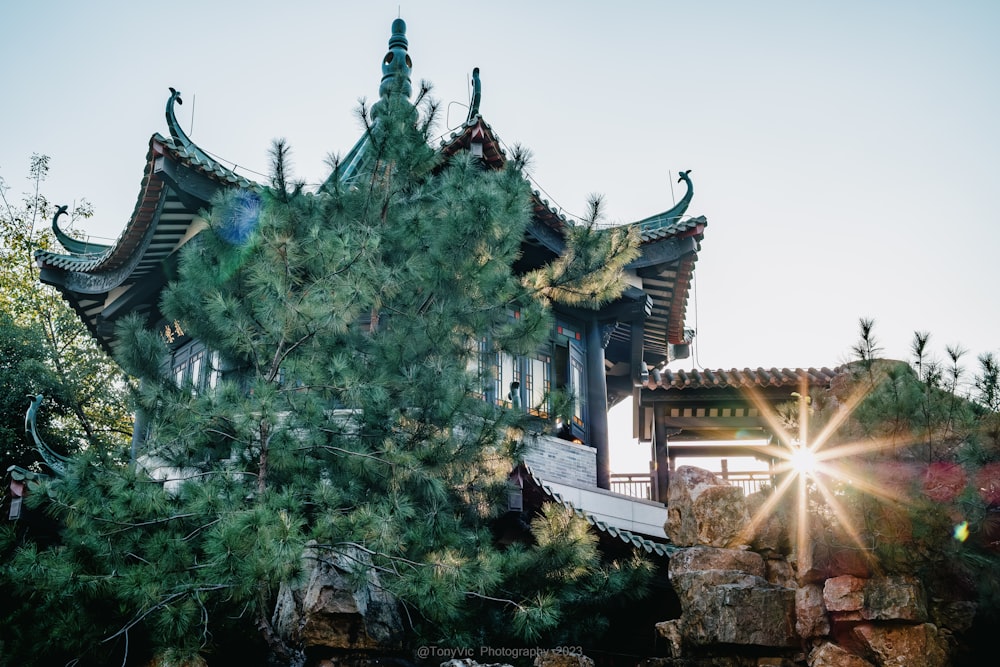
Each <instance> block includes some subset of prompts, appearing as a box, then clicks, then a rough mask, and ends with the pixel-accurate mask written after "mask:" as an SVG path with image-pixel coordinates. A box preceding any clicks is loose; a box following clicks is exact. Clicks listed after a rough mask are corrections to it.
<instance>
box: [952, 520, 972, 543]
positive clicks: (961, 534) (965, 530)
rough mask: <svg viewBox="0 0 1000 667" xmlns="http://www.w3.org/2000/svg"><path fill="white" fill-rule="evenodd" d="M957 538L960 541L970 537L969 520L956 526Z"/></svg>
mask: <svg viewBox="0 0 1000 667" xmlns="http://www.w3.org/2000/svg"><path fill="white" fill-rule="evenodd" d="M954 536H955V539H956V540H958V541H959V542H964V541H966V540H967V539H969V522H968V521H963V522H962V523H960V524H958V525H957V526H955V534H954Z"/></svg>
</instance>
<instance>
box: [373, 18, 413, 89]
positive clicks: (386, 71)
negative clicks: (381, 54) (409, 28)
mask: <svg viewBox="0 0 1000 667" xmlns="http://www.w3.org/2000/svg"><path fill="white" fill-rule="evenodd" d="M408 46H409V42H407V41H406V22H405V21H404V20H403V19H401V18H399V19H396V20H395V21H393V22H392V36H391V37H389V51H388V53H386V54H385V58H383V59H382V84H381V85H380V86H379V87H378V94H379V97H381V98H382V99H385V98H386V97H388V96H389V95H391V94H392V93H395V92H396V91H399V92H402V93H403V95H405V96H406V97H409V96H410V93H411V92H413V89H412V88H411V86H410V69H411V68H412V67H413V61H412V60H410V55H409V54H408V53H407V52H406V50H407V47H408Z"/></svg>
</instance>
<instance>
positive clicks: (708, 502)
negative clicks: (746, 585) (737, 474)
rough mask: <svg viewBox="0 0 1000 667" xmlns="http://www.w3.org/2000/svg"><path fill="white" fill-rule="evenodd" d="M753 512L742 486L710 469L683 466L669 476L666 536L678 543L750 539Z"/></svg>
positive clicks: (733, 542)
mask: <svg viewBox="0 0 1000 667" xmlns="http://www.w3.org/2000/svg"><path fill="white" fill-rule="evenodd" d="M749 524H750V514H749V512H748V511H747V503H746V498H745V497H744V496H743V490H742V489H740V488H739V487H736V486H730V485H729V484H726V483H725V482H724V481H723V480H722V479H721V478H719V477H718V476H716V475H715V474H713V473H711V472H709V471H708V470H702V469H701V468H695V467H693V466H681V467H679V468H678V469H677V470H676V471H675V472H674V473H673V474H672V475H671V476H670V490H669V491H668V493H667V522H666V524H664V530H666V533H667V537H669V538H670V541H671V542H673V543H674V544H675V545H676V546H679V547H692V546H696V545H706V546H711V547H727V546H736V545H739V544H744V543H747V542H749V540H750V537H751V536H750V535H748V534H747V529H748V526H749Z"/></svg>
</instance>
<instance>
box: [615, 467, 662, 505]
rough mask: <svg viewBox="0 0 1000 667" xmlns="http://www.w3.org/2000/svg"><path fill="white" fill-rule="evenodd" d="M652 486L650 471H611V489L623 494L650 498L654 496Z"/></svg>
mask: <svg viewBox="0 0 1000 667" xmlns="http://www.w3.org/2000/svg"><path fill="white" fill-rule="evenodd" d="M652 486H653V485H652V483H651V482H650V475H649V473H648V472H613V473H611V490H612V491H614V492H615V493H620V494H622V495H623V496H632V497H633V498H645V499H646V500H650V499H651V497H652Z"/></svg>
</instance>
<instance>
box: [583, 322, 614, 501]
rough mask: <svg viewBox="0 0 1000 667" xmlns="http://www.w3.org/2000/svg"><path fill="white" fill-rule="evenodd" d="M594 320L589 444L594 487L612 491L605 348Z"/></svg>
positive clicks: (589, 367)
mask: <svg viewBox="0 0 1000 667" xmlns="http://www.w3.org/2000/svg"><path fill="white" fill-rule="evenodd" d="M603 342H604V341H603V340H602V336H601V325H600V323H599V322H598V321H597V319H593V320H591V321H589V322H588V323H587V418H588V419H589V420H590V444H591V446H593V447H595V448H596V449H597V486H598V488H601V489H610V488H611V452H610V449H609V447H610V445H609V442H608V385H607V380H606V379H605V377H604V372H605V370H604V345H603Z"/></svg>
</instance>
